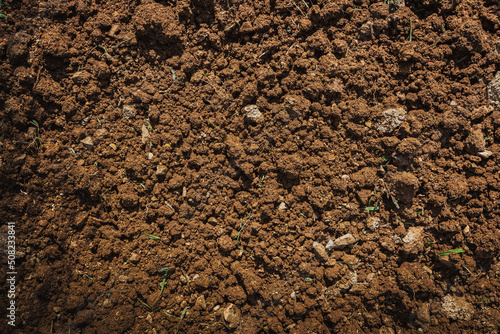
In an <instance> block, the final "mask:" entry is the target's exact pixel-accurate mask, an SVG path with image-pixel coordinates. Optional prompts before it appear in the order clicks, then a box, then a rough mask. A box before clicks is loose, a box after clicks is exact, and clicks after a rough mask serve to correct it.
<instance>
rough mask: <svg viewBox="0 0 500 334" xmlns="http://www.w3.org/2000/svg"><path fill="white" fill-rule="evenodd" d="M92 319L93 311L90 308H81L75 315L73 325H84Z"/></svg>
mask: <svg viewBox="0 0 500 334" xmlns="http://www.w3.org/2000/svg"><path fill="white" fill-rule="evenodd" d="M92 320H94V312H92V311H91V310H81V311H79V312H77V313H76V315H75V325H76V326H84V325H88V324H90V323H91V322H92Z"/></svg>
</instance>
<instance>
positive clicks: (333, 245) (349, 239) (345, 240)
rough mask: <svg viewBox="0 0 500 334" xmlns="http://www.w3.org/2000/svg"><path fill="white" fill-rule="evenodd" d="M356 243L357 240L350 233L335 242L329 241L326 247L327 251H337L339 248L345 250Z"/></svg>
mask: <svg viewBox="0 0 500 334" xmlns="http://www.w3.org/2000/svg"><path fill="white" fill-rule="evenodd" d="M355 242H356V238H355V237H353V236H352V234H350V233H348V234H345V235H343V236H341V237H340V238H337V239H335V240H334V241H332V240H330V241H328V244H327V245H326V249H327V250H329V251H330V250H332V249H337V248H344V247H346V246H350V245H352V244H354V243H355Z"/></svg>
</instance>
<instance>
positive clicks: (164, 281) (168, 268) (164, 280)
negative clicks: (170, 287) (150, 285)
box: [158, 267, 170, 294]
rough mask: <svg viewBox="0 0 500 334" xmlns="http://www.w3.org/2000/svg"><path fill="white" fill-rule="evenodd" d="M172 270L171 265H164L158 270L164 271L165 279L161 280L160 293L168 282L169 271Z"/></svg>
mask: <svg viewBox="0 0 500 334" xmlns="http://www.w3.org/2000/svg"><path fill="white" fill-rule="evenodd" d="M169 270H170V267H164V268H161V269H160V270H158V272H159V273H163V280H162V282H161V289H160V294H162V293H163V289H164V288H165V283H166V282H167V276H168V271H169Z"/></svg>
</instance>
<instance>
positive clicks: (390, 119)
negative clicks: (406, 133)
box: [375, 108, 406, 133]
mask: <svg viewBox="0 0 500 334" xmlns="http://www.w3.org/2000/svg"><path fill="white" fill-rule="evenodd" d="M382 117H383V119H382V121H381V122H379V123H378V124H377V125H376V127H375V128H376V129H377V131H380V132H383V133H388V132H392V131H394V130H395V129H396V128H397V127H399V126H400V125H401V124H403V122H404V121H405V119H406V111H405V110H404V109H403V108H397V109H387V110H384V111H383V112H382Z"/></svg>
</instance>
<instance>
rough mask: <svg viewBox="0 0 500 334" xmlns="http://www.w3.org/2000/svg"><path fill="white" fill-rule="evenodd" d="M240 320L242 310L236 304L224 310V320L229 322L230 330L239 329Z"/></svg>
mask: <svg viewBox="0 0 500 334" xmlns="http://www.w3.org/2000/svg"><path fill="white" fill-rule="evenodd" d="M240 318H241V313H240V310H239V309H238V308H237V307H236V306H235V305H234V304H229V305H228V306H227V307H226V309H225V310H224V320H225V321H226V322H227V324H228V326H229V328H236V327H238V325H239V323H240Z"/></svg>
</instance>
